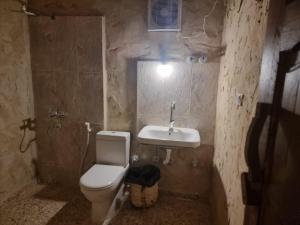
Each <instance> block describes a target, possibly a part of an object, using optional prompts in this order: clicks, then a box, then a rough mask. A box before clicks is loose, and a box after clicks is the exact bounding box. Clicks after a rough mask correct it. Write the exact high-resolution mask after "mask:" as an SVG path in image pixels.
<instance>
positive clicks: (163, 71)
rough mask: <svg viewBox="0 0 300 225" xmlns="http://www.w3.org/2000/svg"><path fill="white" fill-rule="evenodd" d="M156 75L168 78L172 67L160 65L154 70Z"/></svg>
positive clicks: (165, 64)
mask: <svg viewBox="0 0 300 225" xmlns="http://www.w3.org/2000/svg"><path fill="white" fill-rule="evenodd" d="M156 72H157V74H158V75H159V76H160V77H162V78H167V77H169V76H170V75H171V74H172V72H173V66H172V65H171V64H168V63H160V64H158V66H157V68H156Z"/></svg>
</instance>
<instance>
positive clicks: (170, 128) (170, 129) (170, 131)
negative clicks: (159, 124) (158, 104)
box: [169, 101, 176, 135]
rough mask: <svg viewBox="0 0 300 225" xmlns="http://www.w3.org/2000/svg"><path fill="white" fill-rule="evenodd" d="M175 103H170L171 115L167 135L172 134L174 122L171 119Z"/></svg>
mask: <svg viewBox="0 0 300 225" xmlns="http://www.w3.org/2000/svg"><path fill="white" fill-rule="evenodd" d="M175 103H176V102H175V101H173V102H172V103H171V114H170V123H169V135H171V133H173V132H174V124H175V120H174V119H173V111H174V110H175Z"/></svg>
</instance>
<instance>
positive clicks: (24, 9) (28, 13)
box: [22, 4, 36, 16]
mask: <svg viewBox="0 0 300 225" xmlns="http://www.w3.org/2000/svg"><path fill="white" fill-rule="evenodd" d="M22 11H23V13H24V14H25V15H27V16H36V14H35V13H33V12H30V11H28V8H27V4H22Z"/></svg>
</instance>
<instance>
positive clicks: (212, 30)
mask: <svg viewBox="0 0 300 225" xmlns="http://www.w3.org/2000/svg"><path fill="white" fill-rule="evenodd" d="M29 3H30V6H31V7H32V8H33V9H37V10H38V11H39V12H41V13H43V14H47V15H51V14H56V15H89V16H91V15H104V16H105V18H106V39H107V45H106V57H107V60H106V62H107V75H108V83H107V91H108V96H107V103H108V112H107V115H108V127H107V129H112V130H128V131H131V132H132V133H133V134H134V135H136V119H137V115H136V108H137V61H138V60H140V59H143V60H145V59H152V60H153V59H154V60H159V59H160V55H159V51H160V47H163V48H164V49H165V50H166V54H167V56H168V57H171V58H174V59H176V60H179V61H184V60H185V58H186V57H187V56H190V55H192V54H197V53H198V54H199V52H200V51H203V52H206V53H207V54H208V55H209V58H210V60H209V64H208V65H203V67H201V65H199V69H198V68H197V69H195V73H203V74H207V76H212V77H214V78H216V79H217V74H218V68H219V59H218V58H217V57H214V56H215V53H216V52H218V51H219V50H220V42H221V32H222V27H223V26H222V21H223V13H224V4H223V1H218V2H217V4H216V7H215V10H214V11H213V12H212V13H211V14H210V16H209V17H207V19H206V27H205V28H206V29H205V30H206V34H204V32H203V18H204V16H205V15H207V14H208V13H209V12H210V10H211V9H212V7H213V5H214V1H212V0H206V1H198V0H183V15H182V16H183V18H182V20H183V21H182V32H148V31H147V0H114V1H111V0H110V1H109V0H101V1H100V0H87V1H80V0H67V1H62V0H43V1H41V0H29ZM210 63H211V64H210ZM211 67H214V69H212V70H210V69H209V68H211ZM200 71H201V72H200ZM197 82H199V85H200V82H201V79H200V80H197ZM211 97H212V98H215V97H216V94H215V95H214V96H211ZM201 110H203V109H199V108H195V115H196V114H197V113H199V115H200V114H201V113H202V111H201ZM213 111H214V110H213ZM214 113H215V112H212V114H214ZM213 129H214V128H213V126H212V128H211V129H210V130H209V131H207V134H205V135H204V136H205V138H204V141H203V143H205V144H208V145H203V151H198V152H196V153H194V152H192V151H191V152H190V154H184V155H183V154H182V152H180V151H181V150H178V151H179V152H178V154H175V155H174V160H176V162H174V164H172V166H170V167H165V173H164V176H165V177H169V178H172V179H167V180H165V182H164V186H165V187H168V188H169V189H173V190H175V191H179V192H182V190H185V191H186V192H195V191H194V190H197V192H201V193H203V195H206V194H207V191H208V190H209V188H210V186H209V184H210V168H211V163H212V152H213V146H212V142H213V141H212V133H213V132H214V131H213ZM200 132H201V130H200ZM209 132H211V133H209ZM134 142H135V141H134ZM134 144H135V143H134ZM134 148H135V145H133V150H134ZM146 151H147V150H145V154H146V155H147V152H146ZM161 157H164V155H163V154H162V156H161ZM149 159H150V160H151V157H149V158H148V160H149ZM193 160H196V161H198V165H199V167H198V169H193V167H192V162H193ZM151 162H152V161H151ZM178 171H180V172H182V173H178ZM191 174H198V177H194V178H195V179H199V183H198V182H197V185H191V183H192V182H193V180H194V179H192V177H191V176H190V175H191ZM182 177H191V178H189V179H188V178H187V179H186V182H178V179H182ZM202 178H203V179H202ZM204 183H205V185H201V184H204ZM201 188H202V189H201ZM202 190H203V191H202ZM206 196H207V195H206Z"/></svg>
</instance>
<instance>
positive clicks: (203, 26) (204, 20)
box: [202, 0, 218, 37]
mask: <svg viewBox="0 0 300 225" xmlns="http://www.w3.org/2000/svg"><path fill="white" fill-rule="evenodd" d="M217 3H218V0H215V2H214V4H213V6H212V8H211V10H210V11H209V13H208V14H206V15H205V16H204V17H203V25H202V28H203V32H204V34H205V35H206V37H208V35H207V33H206V19H207V18H208V17H209V16H210V15H211V14H212V13H213V12H214V11H215V9H216V6H217Z"/></svg>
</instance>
